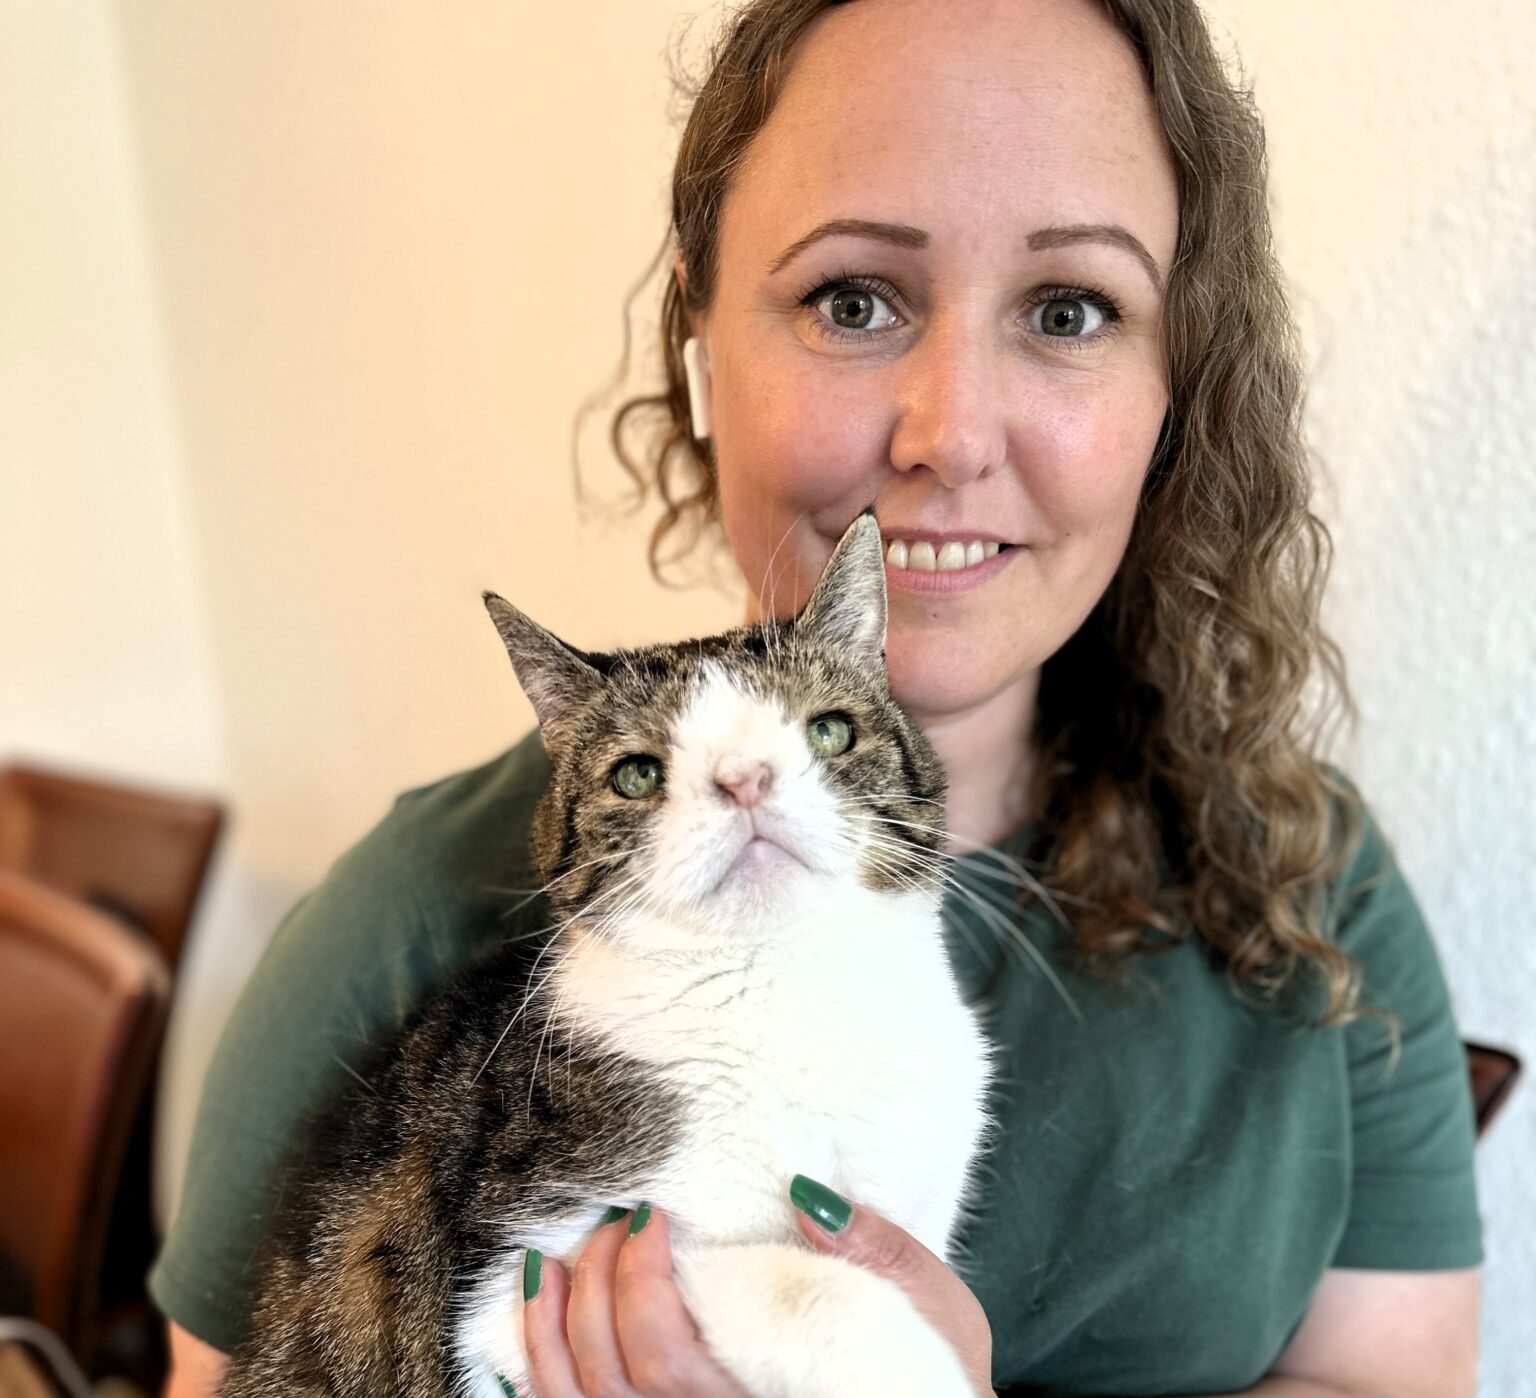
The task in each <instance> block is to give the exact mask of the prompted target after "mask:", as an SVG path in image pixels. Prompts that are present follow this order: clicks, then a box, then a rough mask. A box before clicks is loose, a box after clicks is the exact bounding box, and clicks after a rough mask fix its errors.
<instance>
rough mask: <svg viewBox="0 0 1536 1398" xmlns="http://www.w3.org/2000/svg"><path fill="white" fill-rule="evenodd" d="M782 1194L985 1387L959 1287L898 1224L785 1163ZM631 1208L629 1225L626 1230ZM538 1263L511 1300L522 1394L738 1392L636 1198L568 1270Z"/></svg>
mask: <svg viewBox="0 0 1536 1398" xmlns="http://www.w3.org/2000/svg"><path fill="white" fill-rule="evenodd" d="M790 1198H791V1199H792V1200H793V1202H794V1204H795V1207H796V1210H797V1211H798V1212H797V1219H798V1221H799V1223H800V1230H801V1232H802V1233H803V1234H804V1235H805V1237H806V1240H807V1241H808V1242H809V1243H810V1245H811V1246H812V1247H813V1248H814V1249H815V1250H816V1251H817V1252H824V1253H831V1254H835V1255H836V1256H838V1257H842V1258H844V1259H846V1260H847V1261H849V1262H852V1263H855V1264H856V1265H858V1266H860V1267H867V1268H869V1269H870V1270H871V1271H873V1272H877V1273H879V1274H880V1275H881V1276H884V1277H888V1278H890V1280H892V1281H894V1282H895V1283H896V1284H897V1285H898V1286H899V1287H901V1289H902V1290H903V1291H905V1292H906V1294H907V1296H908V1297H909V1298H910V1299H911V1301H912V1303H913V1305H915V1306H916V1307H917V1309H918V1311H919V1312H920V1313H921V1314H922V1315H923V1316H924V1317H925V1318H926V1319H927V1320H928V1322H929V1324H930V1325H932V1326H933V1328H934V1329H935V1330H937V1331H938V1333H939V1334H940V1335H942V1336H943V1337H944V1339H945V1340H947V1341H948V1342H949V1344H950V1345H951V1346H952V1347H953V1348H954V1350H955V1352H956V1354H958V1355H959V1356H960V1360H961V1363H962V1364H963V1365H964V1366H965V1370H966V1373H967V1374H968V1375H969V1376H970V1379H971V1383H972V1386H973V1387H974V1388H975V1390H976V1392H977V1393H978V1394H984V1395H989V1398H990V1395H991V1393H992V1387H991V1369H992V1331H991V1328H990V1327H989V1326H988V1324H987V1318H986V1315H985V1314H984V1313H983V1311H982V1309H981V1304H980V1303H979V1302H978V1301H977V1300H976V1298H975V1296H973V1295H972V1294H971V1291H970V1288H969V1287H967V1286H966V1284H965V1283H964V1282H963V1281H961V1280H960V1278H959V1277H957V1276H956V1275H955V1274H954V1272H952V1271H951V1270H950V1269H949V1267H947V1266H946V1265H945V1264H944V1262H943V1261H942V1260H941V1259H940V1258H938V1257H936V1256H934V1254H933V1253H931V1252H929V1251H928V1249H927V1248H925V1247H924V1246H923V1245H922V1244H921V1243H920V1242H918V1241H917V1239H916V1238H914V1237H913V1236H912V1235H911V1234H910V1233H907V1232H906V1231H904V1230H903V1229H901V1228H898V1227H897V1226H896V1225H895V1224H894V1223H892V1222H890V1220H888V1219H885V1218H882V1217H881V1216H880V1215H879V1214H877V1213H874V1212H872V1211H871V1210H869V1209H863V1208H855V1207H853V1206H852V1205H850V1204H848V1203H847V1201H845V1200H843V1199H842V1198H840V1197H839V1196H838V1195H836V1194H834V1193H832V1191H831V1190H829V1189H827V1188H826V1187H825V1186H823V1185H820V1184H817V1183H816V1182H815V1181H814V1180H810V1179H807V1178H806V1177H805V1176H803V1175H797V1176H796V1177H795V1180H794V1183H793V1185H792V1187H791V1190H790ZM625 1217H626V1218H628V1215H626V1216H625ZM636 1220H638V1221H639V1222H640V1227H639V1229H638V1231H634V1232H631V1231H629V1229H630V1228H633V1227H634V1222H635V1221H636ZM540 1272H541V1276H540V1283H539V1290H538V1292H537V1294H536V1296H535V1297H534V1299H533V1300H531V1301H530V1302H528V1303H527V1305H526V1306H525V1308H524V1312H523V1334H524V1340H525V1344H526V1348H527V1351H528V1363H529V1367H530V1369H531V1371H532V1377H533V1382H534V1385H535V1392H534V1395H533V1398H609V1395H614V1398H651V1395H668V1398H674V1396H675V1398H748V1395H747V1394H746V1393H745V1391H744V1390H743V1389H742V1388H741V1386H740V1385H739V1384H737V1383H736V1381H735V1380H734V1379H733V1378H731V1376H730V1375H729V1374H727V1373H726V1372H725V1370H723V1369H722V1368H721V1367H720V1366H719V1365H718V1364H717V1363H716V1362H715V1361H714V1359H713V1357H712V1356H711V1355H710V1353H709V1351H708V1349H707V1348H706V1347H705V1345H704V1342H703V1340H702V1339H701V1338H700V1336H699V1331H698V1327H697V1326H696V1325H694V1323H693V1319H692V1317H691V1316H690V1315H689V1314H688V1309H687V1307H686V1306H685V1305H684V1304H683V1298H682V1294H681V1293H680V1292H679V1291H678V1289H677V1284H676V1283H675V1282H674V1281H673V1278H672V1249H671V1243H670V1235H669V1233H668V1230H667V1221H666V1219H665V1217H663V1216H662V1215H661V1214H657V1213H652V1212H651V1211H650V1210H649V1209H647V1208H646V1207H645V1206H644V1205H642V1206H641V1208H640V1209H639V1210H637V1211H636V1215H635V1219H634V1220H631V1221H630V1223H629V1224H628V1226H626V1225H625V1224H623V1223H620V1222H610V1223H607V1224H605V1225H604V1226H602V1227H601V1228H599V1229H598V1230H597V1232H596V1233H595V1234H594V1235H593V1237H592V1240H591V1242H589V1243H588V1244H587V1246H586V1249H585V1250H584V1251H583V1252H582V1254H581V1257H580V1258H579V1259H578V1261H577V1263H576V1268H575V1275H574V1277H571V1278H567V1276H566V1275H565V1272H564V1269H562V1268H561V1267H560V1266H559V1264H558V1263H555V1262H551V1261H547V1260H546V1261H543V1262H542V1263H541V1266H540ZM519 1398H529V1396H528V1395H519Z"/></svg>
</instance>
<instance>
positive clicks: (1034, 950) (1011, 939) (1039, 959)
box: [856, 815, 1083, 1023]
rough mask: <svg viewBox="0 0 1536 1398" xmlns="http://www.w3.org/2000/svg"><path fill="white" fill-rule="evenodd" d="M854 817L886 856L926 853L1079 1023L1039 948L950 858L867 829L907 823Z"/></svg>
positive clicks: (1074, 1005) (934, 868)
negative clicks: (971, 885) (956, 870)
mask: <svg viewBox="0 0 1536 1398" xmlns="http://www.w3.org/2000/svg"><path fill="white" fill-rule="evenodd" d="M856 819H857V820H858V821H859V822H860V823H863V824H865V833H866V836H867V838H868V839H869V841H870V846H871V848H873V849H876V850H884V851H888V852H889V853H890V855H892V856H894V857H896V858H898V859H900V860H902V861H905V862H912V861H913V860H914V859H915V860H916V861H917V862H918V863H920V864H921V862H922V855H927V856H928V858H929V859H930V860H931V861H933V862H932V863H931V864H929V865H928V866H926V867H927V872H930V873H936V874H937V875H938V876H939V878H940V880H941V881H942V884H943V886H944V887H945V888H946V889H949V890H951V891H953V892H954V894H955V895H956V896H957V897H959V898H960V899H961V900H962V901H963V902H965V903H966V904H968V905H969V906H970V907H971V908H972V909H973V910H974V911H975V912H976V914H977V915H978V916H979V917H980V918H981V920H982V921H983V923H985V924H986V925H987V926H988V927H990V928H991V929H992V931H993V932H994V933H996V934H997V937H998V940H999V942H1000V943H1001V944H1002V946H1003V947H1004V949H1005V950H1007V949H1010V948H1011V949H1012V950H1013V951H1014V952H1015V954H1016V955H1023V956H1027V957H1028V958H1029V959H1030V960H1031V961H1032V962H1033V963H1034V965H1035V966H1036V968H1037V969H1038V970H1039V971H1040V972H1041V974H1043V975H1044V976H1045V978H1046V979H1047V980H1048V981H1049V982H1050V983H1051V985H1052V986H1053V987H1054V988H1055V990H1056V993H1057V994H1058V995H1060V996H1061V999H1062V1002H1063V1003H1064V1004H1065V1005H1066V1006H1067V1008H1068V1009H1069V1010H1070V1011H1071V1012H1072V1015H1073V1017H1074V1018H1076V1019H1077V1020H1078V1022H1079V1023H1081V1022H1082V1020H1083V1015H1082V1011H1081V1010H1079V1009H1078V1006H1077V1002H1076V1001H1075V1000H1074V999H1073V998H1072V995H1071V993H1070V992H1069V991H1068V990H1067V988H1066V986H1065V985H1064V984H1063V983H1062V981H1061V978H1060V977H1059V976H1058V975H1057V974H1056V972H1055V970H1054V969H1053V968H1052V966H1051V964H1050V962H1049V961H1047V960H1046V958H1045V956H1044V955H1043V954H1042V953H1041V951H1040V949H1039V948H1038V947H1037V946H1036V945H1035V944H1034V943H1033V942H1032V941H1030V939H1029V938H1028V937H1027V936H1025V934H1024V933H1023V931H1022V930H1020V929H1019V928H1018V927H1016V926H1015V925H1014V924H1013V923H1012V922H1010V921H1009V920H1008V919H1007V918H1005V917H1004V916H1003V915H1002V911H1003V910H1002V908H1000V907H999V905H997V904H995V903H991V902H988V901H986V900H984V899H983V898H982V897H981V895H980V894H979V893H978V892H977V891H976V890H974V889H971V888H968V887H967V886H966V885H965V884H964V883H963V882H962V881H961V880H960V879H959V878H958V876H957V875H955V874H954V872H953V871H952V869H951V868H950V863H951V861H949V860H948V859H947V858H944V857H942V856H937V855H934V854H933V852H932V851H927V850H925V851H921V852H920V853H919V852H918V851H916V850H915V849H914V848H913V847H912V846H910V845H906V844H900V843H898V842H896V841H895V840H892V839H891V838H890V837H889V836H886V835H883V834H882V833H881V832H879V831H878V830H875V829H873V828H870V825H869V822H875V821H878V822H879V823H881V824H897V825H909V824H911V822H908V821H891V820H889V819H886V818H883V817H879V816H869V815H864V816H859V817H856ZM914 828H918V829H924V830H927V831H929V832H930V833H934V827H931V826H919V827H914ZM888 872H889V871H888ZM1036 882H1037V881H1036V880H1034V879H1030V883H1031V884H1034V883H1036ZM1047 897H1048V895H1047ZM1016 908H1017V905H1016V904H1014V903H1012V902H1010V903H1009V904H1008V905H1007V910H1008V911H1016ZM1055 911H1056V916H1057V917H1058V919H1060V920H1061V921H1062V924H1063V926H1064V927H1066V928H1067V930H1068V931H1069V932H1070V931H1071V930H1072V924H1071V923H1070V922H1067V921H1066V920H1065V918H1064V917H1063V915H1062V914H1061V912H1060V910H1059V909H1056V910H1055ZM961 931H962V932H963V933H965V934H966V935H967V937H968V935H969V934H968V929H965V928H964V927H963V925H961ZM971 945H972V948H973V949H974V950H979V949H978V948H976V946H975V943H974V942H972V944H971Z"/></svg>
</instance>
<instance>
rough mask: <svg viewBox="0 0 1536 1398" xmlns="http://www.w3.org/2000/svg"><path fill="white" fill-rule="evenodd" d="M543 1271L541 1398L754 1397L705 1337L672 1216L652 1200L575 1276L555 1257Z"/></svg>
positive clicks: (600, 1235) (612, 1226)
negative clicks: (678, 1259) (688, 1292)
mask: <svg viewBox="0 0 1536 1398" xmlns="http://www.w3.org/2000/svg"><path fill="white" fill-rule="evenodd" d="M539 1271H540V1274H541V1275H540V1278H539V1290H538V1294H537V1295H536V1296H535V1297H534V1298H533V1299H532V1300H531V1301H528V1302H527V1303H526V1304H525V1305H524V1307H523V1343H524V1348H525V1349H526V1350H527V1353H528V1367H529V1369H530V1370H531V1371H532V1376H533V1382H534V1394H533V1398H635V1396H636V1395H641V1396H642V1398H652V1395H656V1396H657V1398H663V1395H664V1398H750V1395H749V1394H748V1393H747V1392H746V1390H744V1389H743V1388H742V1387H741V1386H740V1385H739V1384H738V1383H737V1382H736V1381H735V1380H734V1379H733V1378H732V1377H731V1376H730V1375H729V1374H727V1373H726V1372H725V1370H724V1369H722V1368H721V1367H720V1366H719V1365H718V1364H716V1363H715V1361H714V1358H713V1356H711V1354H710V1352H709V1351H708V1349H706V1348H705V1346H704V1341H703V1340H701V1339H700V1338H699V1330H698V1327H697V1326H696V1325H695V1324H694V1323H693V1317H692V1316H690V1315H689V1314H688V1308H687V1307H686V1306H685V1305H684V1304H683V1298H682V1294H681V1293H680V1292H679V1291H678V1289H677V1283H676V1282H674V1281H673V1280H672V1244H671V1237H670V1234H669V1232H668V1230H667V1220H666V1218H665V1217H664V1216H663V1215H661V1214H658V1213H653V1212H652V1211H651V1209H650V1207H649V1206H648V1205H645V1204H642V1205H641V1206H640V1207H639V1208H638V1209H636V1210H635V1212H634V1214H633V1215H630V1214H627V1213H626V1214H622V1215H620V1216H619V1218H618V1219H617V1220H615V1221H611V1222H607V1223H604V1224H603V1226H602V1227H600V1228H599V1229H598V1230H597V1232H596V1233H594V1234H593V1235H592V1240H591V1241H590V1242H589V1243H588V1244H587V1246H586V1248H585V1249H584V1250H583V1251H582V1254H581V1256H580V1257H579V1258H578V1259H577V1260H576V1268H575V1272H574V1275H573V1276H571V1277H567V1276H566V1275H565V1270H564V1269H563V1268H562V1267H561V1266H560V1264H559V1263H557V1262H552V1261H549V1260H543V1261H542V1262H541V1263H540V1266H539ZM526 1294H527V1283H526V1278H525V1285H524V1295H525V1296H526ZM518 1398H528V1396H527V1395H524V1394H519V1395H518Z"/></svg>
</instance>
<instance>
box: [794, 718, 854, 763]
mask: <svg viewBox="0 0 1536 1398" xmlns="http://www.w3.org/2000/svg"><path fill="white" fill-rule="evenodd" d="M805 736H806V737H807V738H808V739H809V740H810V744H811V751H812V752H814V753H815V754H816V755H817V756H818V757H836V756H837V755H838V754H839V753H844V752H847V751H848V749H849V748H851V747H852V746H853V725H852V724H851V723H850V722H849V721H848V720H847V718H846V717H844V715H842V714H822V715H820V716H819V717H817V718H813V719H812V720H811V721H810V722H809V723H808V724H806V725H805Z"/></svg>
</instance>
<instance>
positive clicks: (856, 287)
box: [799, 272, 1121, 353]
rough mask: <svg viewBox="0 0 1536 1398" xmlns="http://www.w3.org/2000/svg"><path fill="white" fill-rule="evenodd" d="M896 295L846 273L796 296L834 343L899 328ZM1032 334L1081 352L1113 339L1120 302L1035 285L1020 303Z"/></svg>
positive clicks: (879, 281) (1085, 289)
mask: <svg viewBox="0 0 1536 1398" xmlns="http://www.w3.org/2000/svg"><path fill="white" fill-rule="evenodd" d="M898 299H899V293H898V292H897V291H896V289H895V287H893V286H892V285H891V284H890V283H889V282H887V281H886V280H885V279H884V278H882V277H872V276H868V275H866V274H864V273H857V272H848V273H843V274H841V275H839V276H836V277H833V278H830V279H825V280H818V281H816V282H814V283H813V284H812V285H811V286H809V287H808V288H806V289H805V290H804V291H802V292H801V293H800V296H799V304H800V305H801V306H802V307H804V308H805V309H806V310H807V312H808V313H809V317H810V324H811V327H812V329H813V330H814V331H815V333H816V334H818V335H819V336H821V337H822V338H823V339H826V340H833V341H839V340H840V341H850V340H852V341H866V340H872V339H875V338H877V337H878V336H880V335H882V334H885V333H887V332H888V331H890V330H892V329H895V328H897V327H899V326H900V324H901V323H902V322H901V319H900V317H899V316H898V315H897V314H896V312H895V311H894V310H893V309H892V307H891V305H890V303H891V302H892V301H895V300H898ZM1024 319H1025V320H1026V321H1027V322H1028V324H1029V326H1030V333H1031V335H1032V336H1033V337H1034V338H1035V339H1037V340H1041V341H1045V342H1046V343H1047V345H1048V347H1049V348H1051V349H1063V350H1068V351H1071V352H1073V353H1082V352H1083V351H1084V350H1086V349H1090V348H1094V347H1096V346H1098V345H1100V344H1102V343H1103V342H1104V341H1105V340H1107V339H1109V338H1110V337H1111V336H1113V335H1114V333H1115V329H1116V326H1117V324H1118V323H1119V321H1120V319H1121V310H1120V306H1119V304H1118V303H1117V302H1116V301H1115V300H1114V298H1113V297H1111V296H1110V295H1109V293H1108V292H1106V291H1103V290H1100V289H1099V288H1098V287H1092V286H1039V287H1036V288H1035V289H1034V291H1032V292H1031V293H1030V295H1029V298H1028V300H1027V301H1026V303H1025V316H1024Z"/></svg>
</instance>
